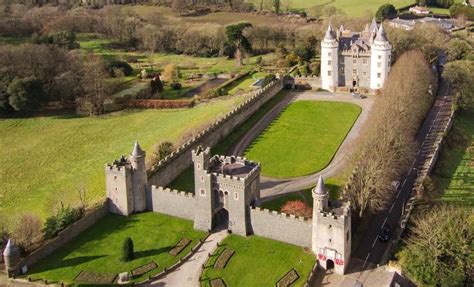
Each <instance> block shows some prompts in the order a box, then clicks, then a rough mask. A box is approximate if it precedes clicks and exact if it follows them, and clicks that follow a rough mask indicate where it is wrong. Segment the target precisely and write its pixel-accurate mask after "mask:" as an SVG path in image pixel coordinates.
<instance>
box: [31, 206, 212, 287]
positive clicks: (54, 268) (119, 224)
mask: <svg viewBox="0 0 474 287" xmlns="http://www.w3.org/2000/svg"><path fill="white" fill-rule="evenodd" d="M129 236H130V237H131V238H132V240H133V244H134V247H135V259H134V260H132V261H129V262H122V261H120V256H121V250H122V245H123V242H124V240H125V238H127V237H129ZM204 236H205V233H204V232H202V231H196V230H194V229H193V223H192V222H191V221H189V220H183V219H178V218H175V217H171V216H167V215H163V214H159V213H152V212H149V213H140V214H135V215H131V216H129V217H124V216H119V215H107V216H106V217H105V218H103V219H101V220H100V221H99V222H98V223H97V224H96V225H94V227H93V228H91V229H88V230H87V231H85V232H84V233H83V234H81V236H80V237H78V238H77V239H76V240H74V241H73V242H71V243H69V244H67V245H66V246H64V247H63V248H61V249H59V250H58V251H57V252H55V253H54V254H53V255H51V256H49V257H47V258H46V259H45V260H43V261H41V262H39V263H38V264H36V265H34V266H31V267H30V268H29V273H28V274H29V276H31V277H32V278H43V279H47V280H48V281H62V282H65V283H69V284H70V283H73V280H74V278H75V277H76V276H77V274H79V272H80V271H82V270H85V271H91V272H96V273H112V274H118V273H120V272H125V271H131V270H132V269H134V268H137V267H139V266H142V265H145V264H147V263H149V262H155V263H157V264H158V268H156V269H154V270H153V271H150V272H149V273H147V274H145V275H143V276H141V277H140V278H136V279H135V281H140V280H143V279H144V278H146V277H145V276H148V275H152V274H156V273H159V272H161V271H162V270H163V269H164V268H165V267H169V266H171V265H172V264H174V263H176V262H177V261H178V260H179V258H181V257H183V256H184V255H186V254H187V253H188V252H189V251H190V249H191V248H192V247H193V246H194V245H196V244H197V243H198V241H199V239H201V238H204ZM182 238H188V239H191V240H192V242H191V244H190V245H189V246H188V247H186V249H185V250H183V251H182V252H181V253H180V254H179V255H178V256H176V257H174V256H172V255H170V254H169V253H168V252H169V251H170V250H171V249H172V248H173V247H174V246H175V244H176V243H177V242H178V241H179V240H180V239H182Z"/></svg>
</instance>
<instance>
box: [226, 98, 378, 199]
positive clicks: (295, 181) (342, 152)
mask: <svg viewBox="0 0 474 287" xmlns="http://www.w3.org/2000/svg"><path fill="white" fill-rule="evenodd" d="M301 100H311V101H336V102H348V103H353V104H356V105H358V106H360V107H361V108H362V111H361V114H360V115H359V118H358V119H357V121H356V123H355V124H354V126H353V127H352V129H351V130H350V132H349V133H348V134H347V136H346V138H345V140H344V142H343V143H342V145H341V146H340V147H339V149H338V151H337V152H336V154H335V156H334V158H333V159H332V161H331V162H330V163H329V165H328V166H327V167H326V168H324V169H323V170H321V171H319V172H317V173H314V174H311V175H308V176H302V177H297V178H287V179H274V178H268V177H261V196H262V199H263V201H265V200H269V199H271V198H273V197H275V196H278V195H281V194H284V193H290V192H295V191H299V190H302V189H305V188H308V187H311V186H314V185H315V183H316V182H317V180H318V178H319V176H320V175H322V176H323V177H326V178H327V177H331V176H333V175H335V174H336V173H337V172H339V171H340V170H341V168H342V167H343V166H344V164H345V162H346V159H347V155H348V154H349V153H350V151H351V149H352V146H353V144H354V142H355V140H356V139H357V138H358V136H359V133H360V131H361V129H362V127H363V126H364V124H365V122H366V121H367V118H368V115H369V112H370V110H371V108H372V105H373V98H366V99H355V98H353V97H352V96H351V95H349V94H333V93H328V92H312V91H306V92H302V93H298V92H294V93H290V94H289V95H288V96H287V97H286V98H284V99H283V100H282V101H281V102H280V103H278V104H277V105H276V106H275V107H273V109H271V110H270V111H269V112H268V113H267V114H266V115H265V116H264V117H263V118H262V119H260V121H258V122H257V123H256V124H255V125H254V126H253V127H252V129H250V130H249V131H248V132H247V134H245V135H244V136H243V137H242V138H241V139H240V140H239V141H238V142H237V143H236V144H235V145H234V147H233V148H232V149H231V150H230V154H235V155H242V154H243V153H244V152H245V149H246V148H247V147H248V146H249V145H250V144H251V143H252V141H254V140H255V139H256V138H257V137H258V136H259V135H260V134H261V133H262V132H263V131H264V130H265V129H266V128H267V127H268V126H269V125H270V123H271V122H272V121H273V120H275V118H276V117H277V116H278V115H279V114H280V113H281V112H282V111H283V110H284V109H285V108H286V107H287V106H288V105H289V104H290V103H291V102H293V101H301Z"/></svg>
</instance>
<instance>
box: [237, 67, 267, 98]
mask: <svg viewBox="0 0 474 287" xmlns="http://www.w3.org/2000/svg"><path fill="white" fill-rule="evenodd" d="M266 76H268V73H265V72H257V73H253V74H251V75H248V76H246V77H244V78H243V79H241V80H240V81H237V82H236V83H235V84H234V85H232V86H230V87H229V88H228V92H229V95H235V94H243V93H247V92H250V91H253V90H256V88H254V87H251V85H252V84H253V83H255V81H257V80H259V79H263V78H265V77H266Z"/></svg>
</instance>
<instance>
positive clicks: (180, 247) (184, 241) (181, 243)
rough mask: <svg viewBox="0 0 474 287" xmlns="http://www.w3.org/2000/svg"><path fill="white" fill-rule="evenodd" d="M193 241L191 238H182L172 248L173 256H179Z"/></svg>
mask: <svg viewBox="0 0 474 287" xmlns="http://www.w3.org/2000/svg"><path fill="white" fill-rule="evenodd" d="M190 243H191V239H187V238H183V239H181V240H180V241H179V242H178V243H177V244H176V245H175V247H174V248H173V249H171V250H170V254H171V255H173V256H178V254H179V253H181V251H183V250H184V249H185V248H186V247H187V246H188V245H189V244H190Z"/></svg>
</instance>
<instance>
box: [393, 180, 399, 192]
mask: <svg viewBox="0 0 474 287" xmlns="http://www.w3.org/2000/svg"><path fill="white" fill-rule="evenodd" d="M391 186H392V187H393V189H394V190H396V191H398V189H399V188H400V182H399V181H398V180H394V181H392V183H391Z"/></svg>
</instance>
